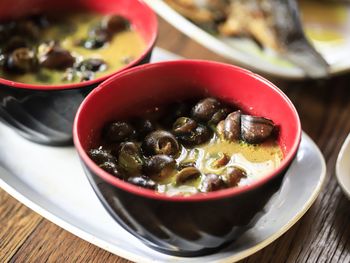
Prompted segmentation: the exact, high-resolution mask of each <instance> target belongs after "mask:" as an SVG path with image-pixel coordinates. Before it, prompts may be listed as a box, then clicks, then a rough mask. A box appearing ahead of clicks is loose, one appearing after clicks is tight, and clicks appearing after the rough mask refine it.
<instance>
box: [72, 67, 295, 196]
mask: <svg viewBox="0 0 350 263" xmlns="http://www.w3.org/2000/svg"><path fill="white" fill-rule="evenodd" d="M205 96H212V97H217V98H219V99H220V100H223V101H225V102H228V103H231V104H234V105H236V106H238V107H239V108H241V109H242V110H243V111H244V112H247V113H249V114H253V115H258V116H263V117H266V118H269V119H272V120H273V121H274V123H275V124H276V125H277V126H278V127H279V137H278V142H279V144H280V146H281V148H282V150H283V153H284V159H283V161H282V163H281V165H280V167H279V168H278V169H276V170H275V171H274V172H273V173H271V174H268V175H266V176H265V177H264V178H262V179H260V180H258V181H256V182H255V183H253V184H251V185H249V186H242V187H236V188H230V189H226V190H220V191H216V192H212V193H208V194H205V195H202V194H197V195H193V196H191V197H168V196H166V195H159V194H156V193H155V192H154V191H151V190H147V189H143V188H139V187H136V186H133V185H131V184H128V183H126V182H123V181H121V180H119V179H117V178H116V177H114V176H112V175H110V174H108V173H107V172H105V171H104V170H102V169H101V168H99V167H98V166H97V165H96V164H95V163H94V162H93V161H92V160H91V159H90V158H89V157H88V155H87V153H86V151H88V150H89V149H90V148H91V147H92V146H96V145H97V144H98V143H99V141H100V138H101V130H102V128H103V126H104V125H105V124H106V123H108V122H110V121H112V120H120V119H126V118H128V117H130V116H133V115H137V113H139V112H142V111H143V110H145V109H147V108H148V107H150V106H152V105H160V104H167V103H170V102H174V101H179V100H182V99H186V98H191V97H205ZM96 109H98V110H96ZM73 135H74V141H75V145H76V147H77V150H78V152H79V154H80V156H81V158H82V159H83V161H84V162H85V164H86V165H87V166H88V167H89V168H90V169H91V170H92V171H93V172H94V173H96V174H97V175H98V176H99V177H101V178H103V179H104V180H105V181H107V182H109V183H111V184H113V185H114V186H116V187H120V188H122V189H124V190H126V191H130V192H132V193H134V194H138V195H143V196H146V197H149V198H161V199H162V198H163V199H169V200H196V199H197V200H198V199H201V198H205V199H208V198H209V199H210V198H220V197H224V196H229V195H234V194H238V193H240V192H244V191H246V190H249V189H252V188H256V187H258V186H259V185H260V184H263V183H264V182H266V181H268V180H269V179H271V178H273V177H275V176H276V175H278V174H279V173H281V171H283V170H285V169H286V167H287V166H288V165H289V164H290V162H291V161H292V159H293V157H294V155H295V154H296V151H297V148H298V145H299V143H300V138H301V127H300V121H299V117H298V114H297V112H296V110H295V108H294V106H293V105H292V103H291V101H290V100H289V99H288V98H287V97H286V95H284V94H283V93H282V92H281V91H280V90H279V89H278V88H276V87H275V86H274V85H273V84H271V83H270V82H268V81H267V80H265V79H263V78H261V77H259V76H258V75H256V74H253V73H251V72H249V71H246V70H243V69H241V68H238V67H234V66H231V65H226V64H221V63H215V62H209V61H191V60H184V61H173V62H161V63H156V64H148V65H143V66H139V67H136V68H133V69H130V70H128V71H126V72H124V73H123V74H118V75H116V76H114V77H113V78H111V79H109V80H107V81H105V82H104V83H102V84H101V85H100V86H99V87H98V88H97V89H95V90H94V91H93V92H92V93H91V94H89V96H88V97H87V98H86V100H85V101H84V102H83V103H82V105H81V107H80V109H79V110H78V114H77V116H76V120H75V125H74V134H73Z"/></svg>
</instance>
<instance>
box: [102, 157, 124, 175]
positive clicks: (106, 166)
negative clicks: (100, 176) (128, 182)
mask: <svg viewBox="0 0 350 263" xmlns="http://www.w3.org/2000/svg"><path fill="white" fill-rule="evenodd" d="M99 167H100V168H102V169H103V170H105V171H106V172H107V173H110V174H112V175H114V176H116V177H118V178H121V179H122V178H123V176H122V174H121V173H120V172H119V171H118V168H117V165H116V163H114V162H111V161H109V162H104V163H102V164H100V165H99Z"/></svg>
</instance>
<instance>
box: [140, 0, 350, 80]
mask: <svg viewBox="0 0 350 263" xmlns="http://www.w3.org/2000/svg"><path fill="white" fill-rule="evenodd" d="M145 2H146V3H147V4H148V5H149V6H150V7H152V8H153V9H154V10H155V11H156V12H157V13H158V14H159V15H160V16H161V17H162V18H163V19H165V20H166V21H168V22H169V23H170V24H171V25H173V26H174V27H175V28H177V29H178V30H179V31H181V32H183V33H184V34H186V35H187V36H188V37H190V38H192V39H194V40H195V41H197V42H198V43H200V44H202V45H203V46H204V47H206V48H208V49H209V50H211V51H213V52H215V53H217V54H219V55H221V56H223V57H225V58H227V59H230V60H231V61H232V62H233V63H237V64H238V65H240V66H243V67H245V68H248V69H251V70H253V71H257V72H259V73H262V74H267V75H270V76H277V77H282V78H287V79H304V78H306V77H307V76H306V74H305V72H304V71H303V70H302V69H300V68H299V67H297V66H295V65H293V64H292V63H290V62H289V61H287V60H286V59H284V58H283V57H281V56H279V55H278V54H276V53H275V52H274V51H273V50H268V49H266V50H261V49H260V48H259V47H258V46H257V45H256V44H255V43H254V42H253V41H252V40H250V39H247V38H246V39H244V38H243V39H238V38H224V37H218V36H214V35H212V34H209V33H208V32H206V31H205V30H203V29H201V28H200V27H198V26H197V25H195V24H194V23H192V22H191V21H189V20H188V19H186V18H185V17H183V16H182V15H180V14H179V13H177V12H176V11H175V10H174V9H172V8H171V7H170V6H169V5H168V4H167V3H165V2H164V1H163V0H145ZM302 3H303V5H302V7H301V9H302V10H303V11H304V13H303V14H302V17H303V20H304V30H305V31H306V33H307V35H309V38H311V40H312V43H313V44H314V46H315V47H316V49H317V50H318V51H319V52H320V54H321V55H322V56H323V57H324V58H325V60H326V61H327V62H328V64H329V65H330V68H329V71H330V74H331V75H335V74H340V73H343V72H346V71H349V70H350V34H349V31H350V5H344V4H341V3H331V4H330V3H324V2H321V1H320V2H317V1H305V3H304V2H302ZM327 4H328V5H327ZM325 14H326V15H325Z"/></svg>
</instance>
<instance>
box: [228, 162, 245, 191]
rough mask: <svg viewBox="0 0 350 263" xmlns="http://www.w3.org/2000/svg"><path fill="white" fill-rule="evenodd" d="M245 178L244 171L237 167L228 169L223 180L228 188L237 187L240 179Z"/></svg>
mask: <svg viewBox="0 0 350 263" xmlns="http://www.w3.org/2000/svg"><path fill="white" fill-rule="evenodd" d="M245 177H247V173H246V171H245V170H243V169H242V168H239V167H235V166H234V167H229V168H228V169H227V174H226V175H225V176H224V179H225V181H226V183H227V185H228V186H229V187H232V186H237V185H238V183H239V181H240V180H241V179H242V178H245Z"/></svg>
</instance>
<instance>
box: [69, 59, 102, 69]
mask: <svg viewBox="0 0 350 263" xmlns="http://www.w3.org/2000/svg"><path fill="white" fill-rule="evenodd" d="M76 68H77V69H78V70H80V71H93V72H97V71H105V70H106V69H107V64H106V62H105V61H104V60H103V59H99V58H88V59H85V60H83V61H82V62H80V63H79V64H78V65H77V66H76Z"/></svg>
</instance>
